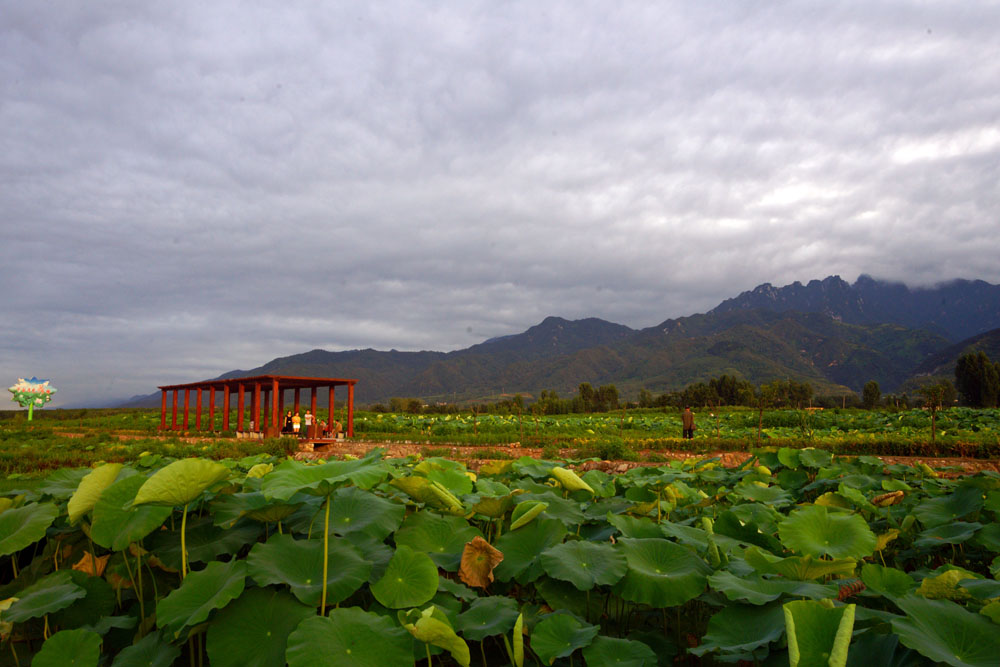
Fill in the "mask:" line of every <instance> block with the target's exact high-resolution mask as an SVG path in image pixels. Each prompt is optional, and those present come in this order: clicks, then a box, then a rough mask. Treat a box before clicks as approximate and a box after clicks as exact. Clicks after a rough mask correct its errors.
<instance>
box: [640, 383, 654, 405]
mask: <svg viewBox="0 0 1000 667" xmlns="http://www.w3.org/2000/svg"><path fill="white" fill-rule="evenodd" d="M654 405H655V401H654V399H653V392H651V391H650V390H648V389H646V388H645V387H643V388H642V389H640V390H639V407H640V408H651V407H653V406H654Z"/></svg>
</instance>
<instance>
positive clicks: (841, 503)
mask: <svg viewBox="0 0 1000 667" xmlns="http://www.w3.org/2000/svg"><path fill="white" fill-rule="evenodd" d="M859 493H860V492H859ZM813 504H814V505H822V506H823V507H837V508H840V509H848V510H849V509H851V508H852V507H854V504H852V503H851V502H850V501H849V500H848V499H847V498H845V497H844V496H842V495H840V494H839V493H834V492H833V491H827V492H826V493H824V494H823V495H821V496H819V497H818V498H816V500H814V501H813Z"/></svg>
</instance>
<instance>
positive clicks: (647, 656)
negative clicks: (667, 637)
mask: <svg viewBox="0 0 1000 667" xmlns="http://www.w3.org/2000/svg"><path fill="white" fill-rule="evenodd" d="M583 659H584V660H585V661H586V662H587V664H588V665H621V666H622V667H656V665H657V664H659V663H658V662H657V659H656V654H655V653H653V649H651V648H649V647H648V646H646V645H645V644H643V643H642V642H637V641H631V640H629V639H614V638H613V637H604V636H603V635H602V636H599V637H594V641H593V642H591V644H590V646H588V647H587V648H585V649H583Z"/></svg>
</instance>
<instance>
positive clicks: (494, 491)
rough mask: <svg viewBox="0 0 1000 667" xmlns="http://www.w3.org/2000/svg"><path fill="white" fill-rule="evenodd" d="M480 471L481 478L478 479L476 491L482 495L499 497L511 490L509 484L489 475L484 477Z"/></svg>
mask: <svg viewBox="0 0 1000 667" xmlns="http://www.w3.org/2000/svg"><path fill="white" fill-rule="evenodd" d="M482 474H483V473H482V472H480V476H479V479H477V480H476V493H478V494H479V495H480V496H484V497H485V496H490V497H494V498H496V497H499V496H506V495H508V494H509V493H510V492H511V489H510V487H509V486H507V485H506V484H504V483H502V482H498V481H496V480H495V479H490V478H489V477H483V476H482Z"/></svg>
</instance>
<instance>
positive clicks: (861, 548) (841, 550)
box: [778, 505, 877, 559]
mask: <svg viewBox="0 0 1000 667" xmlns="http://www.w3.org/2000/svg"><path fill="white" fill-rule="evenodd" d="M778 534H779V535H780V537H781V543H782V544H784V545H785V546H786V547H788V548H789V549H792V550H794V551H797V552H799V553H801V554H805V555H807V556H829V557H830V558H834V559H837V558H855V559H857V558H864V557H865V556H870V555H872V554H873V553H875V545H876V542H877V540H876V538H875V533H873V532H872V531H871V529H870V528H868V523H867V522H866V521H865V520H864V519H863V518H862V517H860V516H858V515H856V514H843V513H840V512H836V513H834V512H830V511H829V510H828V509H827V508H825V507H822V506H819V505H813V506H811V507H802V508H800V509H797V510H795V511H794V512H792V513H791V514H789V515H788V518H787V519H785V520H784V521H782V522H781V523H780V524H779V525H778Z"/></svg>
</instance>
